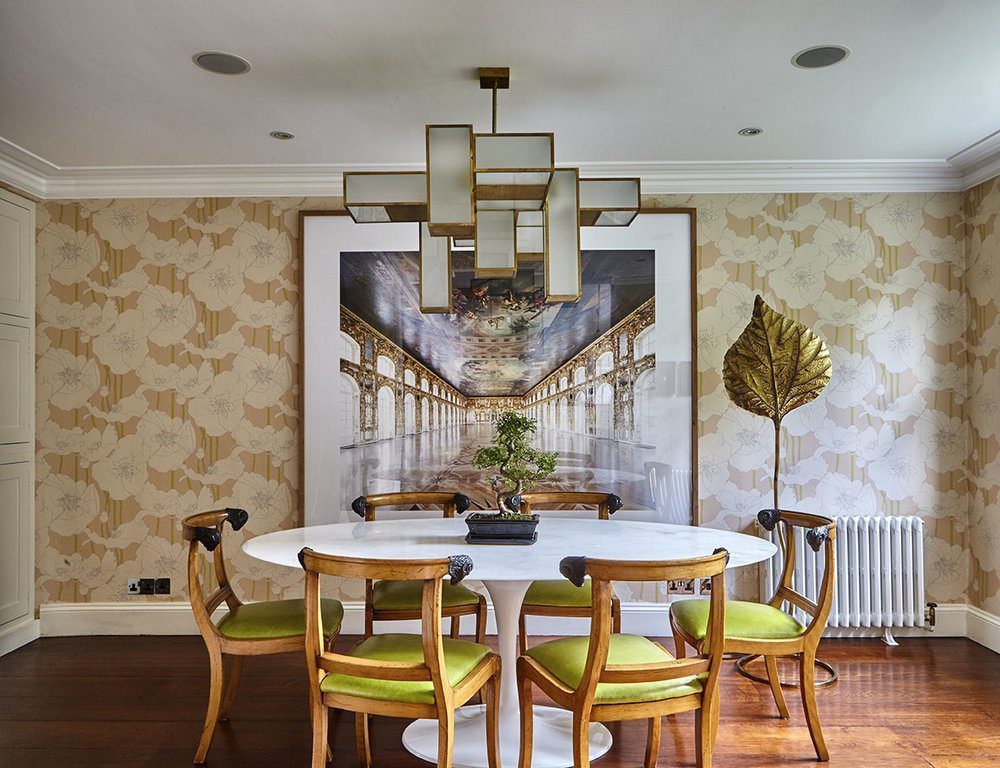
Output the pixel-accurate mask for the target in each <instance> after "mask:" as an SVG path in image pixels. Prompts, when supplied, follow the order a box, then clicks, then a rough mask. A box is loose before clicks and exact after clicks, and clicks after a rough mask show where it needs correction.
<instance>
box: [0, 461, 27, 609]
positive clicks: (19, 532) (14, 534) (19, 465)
mask: <svg viewBox="0 0 1000 768" xmlns="http://www.w3.org/2000/svg"><path fill="white" fill-rule="evenodd" d="M30 522H31V462H29V461H20V462H16V463H14V464H0V626H2V625H4V624H6V623H7V622H9V621H13V620H14V619H18V618H21V617H22V616H25V615H26V614H27V613H28V612H29V611H30V610H31V582H32V576H33V575H34V569H35V564H34V557H33V556H32V554H31V553H32V552H33V546H32V540H31V539H32V530H31V525H30ZM26 558H31V562H26Z"/></svg>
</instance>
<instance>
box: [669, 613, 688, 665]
mask: <svg viewBox="0 0 1000 768" xmlns="http://www.w3.org/2000/svg"><path fill="white" fill-rule="evenodd" d="M670 631H671V632H673V633H674V657H675V658H678V659H683V658H684V657H685V656H686V655H687V645H686V644H685V643H684V636H683V635H681V632H680V630H679V629H677V627H676V625H675V624H674V622H673V621H671V622H670Z"/></svg>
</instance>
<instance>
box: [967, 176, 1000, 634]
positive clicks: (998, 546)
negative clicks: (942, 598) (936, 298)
mask: <svg viewBox="0 0 1000 768" xmlns="http://www.w3.org/2000/svg"><path fill="white" fill-rule="evenodd" d="M966 227H967V233H968V235H967V238H966V252H967V259H968V266H967V269H968V279H967V284H968V287H969V313H970V317H969V329H968V336H967V338H968V343H969V351H968V355H969V402H968V414H969V426H970V429H971V431H972V444H971V452H970V456H969V463H968V467H969V475H970V477H969V480H970V497H971V498H970V506H969V543H970V545H971V550H972V574H971V579H970V581H969V602H970V603H972V604H973V605H975V606H977V607H979V608H982V609H984V610H986V611H989V612H990V613H993V614H995V615H1000V498H998V497H1000V370H998V367H997V366H998V364H1000V359H998V356H1000V178H997V179H993V180H992V181H989V182H987V183H985V184H980V185H979V186H978V187H975V188H974V189H971V190H969V192H968V193H967V196H966Z"/></svg>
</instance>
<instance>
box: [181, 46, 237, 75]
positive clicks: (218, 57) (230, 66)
mask: <svg viewBox="0 0 1000 768" xmlns="http://www.w3.org/2000/svg"><path fill="white" fill-rule="evenodd" d="M194 63H195V64H197V65H198V66H199V67H201V68H202V69H206V70H208V71H209V72H214V73H215V74H217V75H243V74H246V73H247V72H249V71H250V62H249V61H247V60H246V59H244V58H243V57H242V56H236V55H234V54H232V53H221V52H219V51H205V52H204V53H199V54H196V55H195V56H194Z"/></svg>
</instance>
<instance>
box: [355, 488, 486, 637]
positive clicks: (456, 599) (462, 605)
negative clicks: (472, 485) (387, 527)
mask: <svg viewBox="0 0 1000 768" xmlns="http://www.w3.org/2000/svg"><path fill="white" fill-rule="evenodd" d="M471 504H472V500H471V499H470V498H469V497H468V496H463V495H462V494H460V493H430V492H412V493H409V492H407V493H380V494H378V495H375V496H358V498H356V499H355V500H354V501H352V502H351V509H353V510H354V512H355V513H356V514H357V515H359V516H360V517H363V518H364V519H365V520H367V521H372V520H374V519H375V511H376V510H377V509H379V508H380V507H400V506H402V507H412V506H414V505H417V506H435V507H440V508H441V511H442V516H443V517H454V516H455V513H456V512H458V513H459V514H462V513H463V512H465V510H467V509H468V508H469V506H470V505H471ZM422 595H423V585H422V584H421V583H420V582H419V581H398V580H393V581H376V582H374V583H372V581H371V580H370V579H369V580H367V581H365V636H366V637H368V636H371V635H372V634H373V633H374V631H375V629H374V625H375V622H376V621H395V620H400V619H403V620H405V619H419V618H420V615H421V602H422V599H423V597H422ZM441 605H442V608H441V611H442V615H443V616H444V617H445V618H450V619H451V636H452V637H456V638H457V637H458V636H459V630H460V622H461V620H462V617H463V616H475V617H476V642H477V643H482V642H484V641H485V639H486V598H485V597H484V596H483V595H480V594H479V593H478V592H475V591H473V590H471V589H469V588H468V587H466V586H465V585H464V584H457V583H456V584H446V585H445V587H444V591H443V592H442V596H441Z"/></svg>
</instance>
